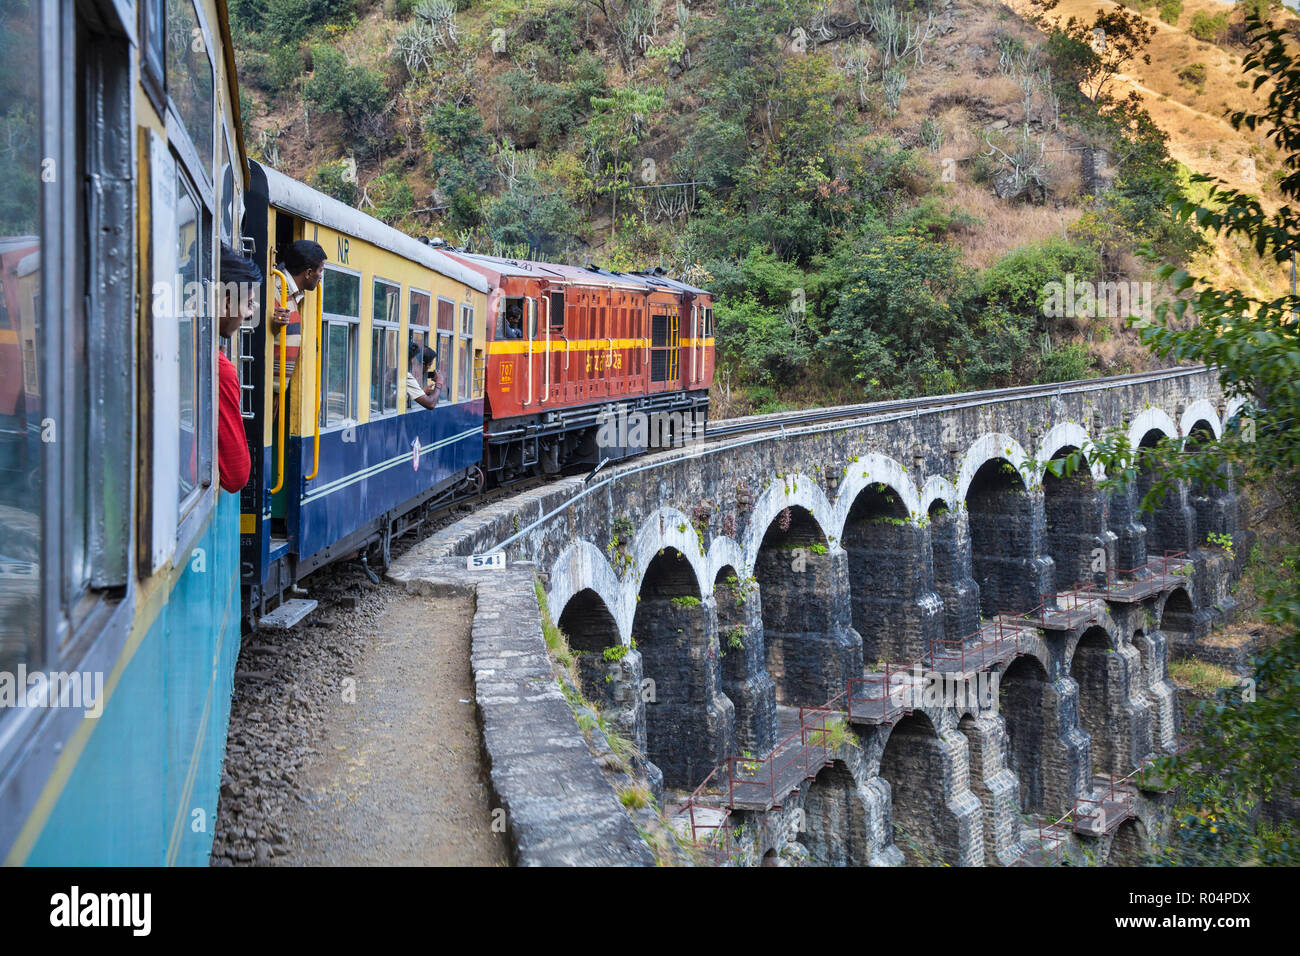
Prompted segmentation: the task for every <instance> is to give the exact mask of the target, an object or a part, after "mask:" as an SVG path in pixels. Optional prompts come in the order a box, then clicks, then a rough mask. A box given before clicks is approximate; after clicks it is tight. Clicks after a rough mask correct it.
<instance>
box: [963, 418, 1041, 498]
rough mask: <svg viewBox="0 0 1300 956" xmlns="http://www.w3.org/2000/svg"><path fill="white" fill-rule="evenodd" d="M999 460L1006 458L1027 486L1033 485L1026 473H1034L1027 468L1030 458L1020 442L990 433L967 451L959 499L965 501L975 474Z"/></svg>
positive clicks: (1006, 436)
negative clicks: (989, 463) (988, 464)
mask: <svg viewBox="0 0 1300 956" xmlns="http://www.w3.org/2000/svg"><path fill="white" fill-rule="evenodd" d="M998 458H1005V459H1006V460H1007V461H1009V462H1010V463H1011V464H1012V465H1013V466H1015V469H1016V471H1017V472H1018V473H1019V474H1020V477H1021V480H1022V481H1024V482H1025V485H1026V486H1028V485H1030V484H1032V483H1033V482H1032V481H1031V480H1029V479H1027V478H1026V473H1027V472H1028V473H1032V472H1031V470H1030V469H1029V468H1028V467H1027V463H1028V462H1029V456H1028V455H1027V454H1025V450H1024V449H1023V448H1022V447H1020V442H1018V441H1016V440H1015V439H1014V438H1012V437H1011V436H1010V435H1004V434H1002V433H1001V432H990V433H988V434H985V435H981V436H980V437H979V438H977V439H975V441H974V443H972V444H971V446H970V448H968V449H966V454H965V456H964V457H963V458H962V460H961V470H960V471H958V473H957V497H959V498H960V499H961V500H962V501H965V500H966V493H967V492H968V491H970V483H971V482H972V481H974V480H975V473H976V472H978V471H979V470H980V469H981V468H982V467H984V465H985V463H987V462H990V461H995V460H997V459H998Z"/></svg>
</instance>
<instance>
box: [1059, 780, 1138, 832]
mask: <svg viewBox="0 0 1300 956" xmlns="http://www.w3.org/2000/svg"><path fill="white" fill-rule="evenodd" d="M1138 769H1139V770H1140V769H1141V768H1138ZM1137 773H1138V770H1134V771H1133V772H1132V773H1129V774H1126V775H1125V776H1123V777H1116V776H1114V775H1109V776H1108V777H1107V778H1106V779H1107V781H1108V785H1107V787H1106V789H1105V790H1103V791H1101V793H1100V795H1098V796H1096V797H1078V798H1076V799H1075V801H1074V820H1075V829H1083V830H1085V831H1087V832H1094V833H1097V834H1098V835H1101V834H1105V833H1109V832H1110V831H1111V830H1113V829H1115V827H1117V826H1119V825H1120V824H1121V823H1123V822H1124V821H1125V820H1127V819H1128V818H1129V817H1131V816H1132V815H1133V809H1134V807H1136V805H1137V791H1136V790H1135V789H1133V788H1131V787H1129V786H1127V783H1128V781H1129V780H1130V779H1131V778H1132V777H1134V776H1135V775H1136V774H1137ZM1098 818H1100V821H1099V823H1098V824H1097V825H1095V826H1092V825H1085V821H1091V820H1096V819H1098Z"/></svg>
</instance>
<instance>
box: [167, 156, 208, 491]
mask: <svg viewBox="0 0 1300 956" xmlns="http://www.w3.org/2000/svg"><path fill="white" fill-rule="evenodd" d="M207 218H208V217H207V215H206V211H205V210H204V208H203V205H202V203H201V202H200V201H199V199H198V196H197V194H196V193H195V191H194V188H193V187H192V186H191V185H190V184H189V181H188V180H187V179H186V177H185V176H184V174H178V176H177V182H176V278H175V282H176V293H177V294H176V295H175V297H174V300H173V301H175V302H177V303H179V305H180V308H179V310H178V314H177V316H176V319H177V324H178V327H179V341H180V406H179V417H178V423H177V426H178V433H179V437H180V457H179V460H178V461H179V465H180V474H179V477H180V480H179V482H178V487H177V496H178V501H179V502H180V504H181V509H180V514H181V516H182V517H183V516H184V515H185V514H186V513H187V512H188V511H189V509H190V508H191V507H193V505H194V499H193V498H192V496H194V495H195V492H196V491H198V490H199V489H200V488H202V487H203V486H204V485H208V484H210V483H211V480H212V475H211V469H212V462H211V445H212V428H213V424H212V423H213V415H212V388H211V382H212V376H211V366H212V360H213V357H214V355H213V352H212V335H211V318H210V316H208V310H207V309H206V308H205V303H206V297H207V289H208V281H209V279H210V278H211V268H212V264H211V255H210V251H211V250H210V245H209V240H208V234H209V233H208V228H207Z"/></svg>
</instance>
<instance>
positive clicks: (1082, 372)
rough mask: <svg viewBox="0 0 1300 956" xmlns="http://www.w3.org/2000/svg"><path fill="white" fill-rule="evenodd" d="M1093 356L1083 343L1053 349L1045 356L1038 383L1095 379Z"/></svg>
mask: <svg viewBox="0 0 1300 956" xmlns="http://www.w3.org/2000/svg"><path fill="white" fill-rule="evenodd" d="M1096 374H1097V373H1096V372H1095V371H1093V368H1092V354H1091V353H1090V352H1089V351H1088V346H1087V345H1086V344H1084V343H1083V342H1072V343H1070V344H1069V345H1062V346H1060V347H1058V348H1054V349H1052V350H1051V351H1050V352H1048V353H1047V354H1046V355H1045V356H1043V360H1042V364H1041V366H1040V369H1039V373H1038V379H1037V381H1038V383H1039V384H1041V385H1046V384H1048V383H1051V382H1072V381H1074V380H1076V379H1080V378H1094V377H1096Z"/></svg>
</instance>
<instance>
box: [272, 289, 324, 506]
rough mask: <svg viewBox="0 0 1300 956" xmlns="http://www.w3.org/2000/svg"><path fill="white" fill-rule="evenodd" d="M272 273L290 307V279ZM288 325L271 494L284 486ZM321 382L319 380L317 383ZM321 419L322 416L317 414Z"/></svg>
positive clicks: (283, 346) (282, 300) (284, 334)
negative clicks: (278, 281)
mask: <svg viewBox="0 0 1300 956" xmlns="http://www.w3.org/2000/svg"><path fill="white" fill-rule="evenodd" d="M271 275H273V276H278V277H279V279H280V308H282V309H284V308H288V305H289V280H288V278H286V276H285V274H284V273H283V272H281V271H280V270H279V269H272V270H271ZM287 329H288V326H287V325H282V326H280V388H279V390H278V391H279V394H278V395H277V396H276V404H277V406H278V408H279V416H278V420H277V421H276V423H275V487H274V488H272V489H271V494H275V493H276V492H278V491H279V490H280V489H281V488H283V487H284V419H285V416H286V415H287V414H288V411H287V409H286V400H287V398H288V394H289V383H288V382H287V381H286V380H285V378H286V376H285V374H284V371H285V369H284V363H285V356H286V353H287V351H288V335H287ZM317 384H318V385H319V384H320V383H319V382H318V383H317ZM316 420H317V421H319V420H320V416H319V415H317V416H316Z"/></svg>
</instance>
